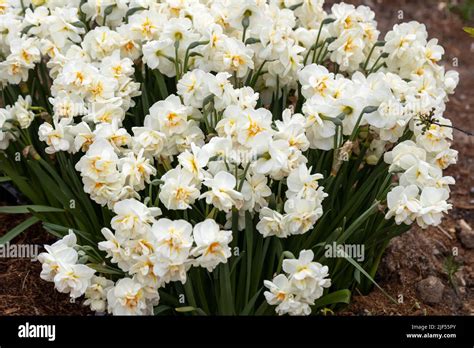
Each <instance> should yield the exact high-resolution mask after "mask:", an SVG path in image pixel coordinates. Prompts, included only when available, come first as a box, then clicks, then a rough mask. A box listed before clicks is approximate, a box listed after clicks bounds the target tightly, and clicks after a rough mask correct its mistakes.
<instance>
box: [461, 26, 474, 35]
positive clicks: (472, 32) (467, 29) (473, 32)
mask: <svg viewBox="0 0 474 348" xmlns="http://www.w3.org/2000/svg"><path fill="white" fill-rule="evenodd" d="M463 30H464V31H465V32H466V33H468V34H469V35H471V36H472V37H474V28H473V27H464V28H463Z"/></svg>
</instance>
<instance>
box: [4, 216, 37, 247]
mask: <svg viewBox="0 0 474 348" xmlns="http://www.w3.org/2000/svg"><path fill="white" fill-rule="evenodd" d="M38 221H39V219H38V218H37V217H34V216H32V217H30V218H29V219H27V220H25V221H23V222H22V223H20V224H18V225H16V226H15V227H14V228H12V229H11V230H10V231H8V232H7V234H5V235H4V236H2V237H1V238H0V245H3V244H5V243H8V242H9V241H11V240H12V239H13V238H15V237H16V236H18V235H19V234H20V233H22V232H23V231H24V230H26V229H27V228H28V227H30V226H32V225H34V224H35V223H37V222H38Z"/></svg>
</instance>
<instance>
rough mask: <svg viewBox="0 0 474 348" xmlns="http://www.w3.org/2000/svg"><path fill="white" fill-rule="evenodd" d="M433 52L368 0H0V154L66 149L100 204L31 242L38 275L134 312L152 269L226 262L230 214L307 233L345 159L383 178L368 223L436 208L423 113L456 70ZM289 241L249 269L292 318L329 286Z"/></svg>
mask: <svg viewBox="0 0 474 348" xmlns="http://www.w3.org/2000/svg"><path fill="white" fill-rule="evenodd" d="M443 53H444V49H443V48H442V47H441V46H439V45H438V42H437V40H436V39H431V40H429V39H428V34H427V32H426V29H425V26H424V25H422V24H420V23H417V22H409V23H403V24H397V25H395V26H394V28H393V29H392V30H390V31H389V32H388V33H387V34H386V35H385V37H384V38H383V39H382V38H381V37H380V32H379V31H378V29H377V22H376V21H375V19H374V13H373V12H372V11H371V10H370V9H369V8H368V7H366V6H359V7H354V6H352V5H347V4H345V3H340V4H337V5H334V6H333V7H332V8H331V9H330V11H329V12H326V11H325V10H324V9H323V1H320V0H310V1H302V2H300V1H296V0H295V1H293V0H285V1H273V0H271V1H259V0H243V1H242V0H209V1H199V0H191V1H172V0H164V1H148V0H145V1H135V0H122V1H115V2H114V1H106V2H104V1H99V0H87V1H79V0H73V1H63V0H56V1H49V0H46V1H28V0H24V1H22V2H21V4H20V2H19V1H18V2H15V1H1V0H0V85H2V86H3V87H4V98H7V99H4V101H6V100H12V101H13V102H12V104H11V105H8V106H5V107H4V108H1V109H0V150H8V149H9V147H10V148H11V147H12V146H16V145H15V144H19V146H25V147H27V146H30V147H29V148H31V146H32V145H33V144H38V143H40V144H41V146H42V147H43V148H44V153H45V156H47V157H48V158H55V157H58V158H63V157H60V156H66V157H67V158H69V159H70V160H71V161H72V163H73V164H74V170H75V171H76V172H77V173H78V180H80V185H82V189H83V191H84V192H85V193H86V195H87V196H86V197H87V198H88V199H90V200H91V201H93V202H94V204H97V205H98V206H100V207H101V208H100V209H102V212H106V213H103V216H107V214H109V215H110V218H109V219H107V218H104V225H103V228H102V230H101V231H97V230H94V231H91V233H92V234H94V235H95V239H94V242H93V243H92V245H88V247H87V248H86V247H84V248H82V247H81V246H78V245H77V240H76V237H75V235H74V234H68V235H67V236H66V237H64V238H63V239H62V240H60V241H58V242H56V243H55V244H53V245H51V246H47V247H46V252H45V253H43V254H42V255H41V256H40V258H39V260H40V261H41V262H42V264H43V271H42V273H41V277H42V279H45V280H48V281H52V282H54V283H55V287H56V289H57V290H58V291H60V292H67V293H70V295H71V297H73V298H77V297H80V296H82V295H84V296H85V299H86V301H85V304H86V305H89V306H90V307H91V309H92V310H94V311H99V312H108V313H111V314H117V315H124V314H127V315H146V314H152V313H153V309H154V307H156V306H157V305H158V304H159V303H160V295H159V294H160V292H162V291H165V290H166V289H169V287H170V284H174V283H181V284H182V285H183V286H184V285H186V284H187V282H188V281H189V279H190V274H192V272H193V270H195V269H201V271H202V270H205V271H206V272H208V273H213V272H216V271H217V269H224V268H221V267H224V265H227V264H229V263H230V262H231V261H232V262H234V261H233V260H234V258H236V257H239V253H237V252H235V253H234V251H235V250H237V249H238V245H240V244H239V242H238V241H239V240H241V238H243V237H241V236H242V235H244V234H245V238H246V239H245V240H247V238H249V237H248V235H247V233H248V231H249V230H250V229H249V225H252V226H251V227H252V231H251V233H255V234H257V233H258V234H259V238H263V239H264V240H277V242H276V243H280V244H279V245H281V243H286V242H287V241H288V245H290V246H291V247H293V248H295V246H297V245H301V244H298V243H293V241H295V238H308V239H310V238H312V237H311V234H312V232H313V231H314V230H315V228H317V226H318V222H319V221H321V220H322V219H324V216H325V213H326V212H327V210H326V206H327V204H331V203H330V202H333V196H332V195H337V194H339V192H337V190H335V189H334V188H333V187H332V185H333V184H334V181H336V182H337V179H335V178H336V177H337V175H338V172H339V171H340V170H341V167H343V166H344V164H345V163H348V161H349V159H350V158H351V157H352V156H355V155H357V156H359V155H360V156H361V160H360V161H359V163H358V166H361V165H363V166H366V167H368V168H370V167H375V166H381V165H387V167H388V174H391V173H393V175H394V176H395V177H396V179H397V180H396V185H393V187H389V189H388V190H387V191H386V194H385V196H384V197H382V198H383V200H384V201H385V200H386V207H384V209H385V211H384V214H385V218H386V219H387V220H390V219H394V221H395V223H396V224H412V223H413V222H416V223H417V224H418V225H419V226H421V227H423V228H425V227H427V226H430V225H437V224H439V223H440V221H441V218H442V216H443V214H444V213H446V212H447V211H448V210H449V209H450V208H451V205H450V204H449V203H448V202H447V200H448V198H449V185H452V184H454V179H453V178H452V177H449V176H444V175H443V170H444V169H446V168H447V167H448V166H449V165H451V164H453V163H455V162H456V158H457V152H456V151H455V150H453V149H450V145H451V141H452V138H453V134H452V128H451V126H452V125H451V122H450V121H449V120H448V119H446V118H445V117H444V116H443V113H444V111H445V103H446V101H447V100H448V95H449V94H452V93H454V89H455V87H456V85H457V83H458V75H457V73H456V72H454V71H445V69H444V67H443V66H441V65H439V62H440V60H441V59H442V55H443ZM35 74H38V76H40V80H35V77H34V76H37V75H35ZM17 85H19V87H18V86H17ZM18 88H20V90H22V91H26V93H21V94H20V95H19V96H18V97H17V98H16V96H15V91H17V89H18ZM426 115H430V119H431V120H436V122H434V121H433V122H427V121H426V120H427V117H426ZM31 137H34V138H35V139H36V140H39V142H32V141H31ZM363 148H364V150H362V149H363ZM325 154H329V155H327V156H326V155H325ZM328 161H332V162H331V163H330V165H329V170H325V171H324V172H323V170H322V168H323V167H324V163H326V162H328ZM318 162H319V163H318ZM357 169H358V167H356V168H354V171H356V170H357ZM349 179H350V178H346V179H345V180H349ZM326 183H327V185H326ZM389 184H390V182H389ZM325 186H327V187H329V188H332V190H327V189H325ZM383 191H384V190H382V192H383ZM329 210H334V208H330V209H329ZM96 211H97V210H96ZM98 211H100V210H98ZM254 225H255V226H254ZM253 227H254V228H253ZM96 241H97V242H96ZM270 245H272V247H273V244H270ZM246 247H249V248H253V247H254V245H253V244H251V243H250V242H247V244H246ZM272 247H271V248H272ZM311 247H312V246H311ZM91 248H92V249H93V250H94V252H93V255H94V256H91V254H90V253H89V254H88V253H85V252H84V251H83V249H84V250H87V251H90V249H91ZM235 248H237V249H235ZM266 248H268V245H267V246H266ZM234 249H235V250H234ZM278 250H279V249H278ZM297 251H298V252H299V255H300V256H299V258H298V259H285V260H283V261H282V264H281V265H280V266H282V268H283V271H284V272H285V274H278V275H276V276H275V275H274V274H273V276H274V278H273V280H272V281H269V280H265V281H264V282H263V284H261V286H263V285H264V286H265V287H266V288H267V289H268V291H266V292H265V293H264V297H265V299H266V301H267V302H268V304H269V305H272V306H276V307H275V311H276V312H277V313H278V314H280V315H283V314H290V315H309V314H310V313H311V312H312V309H311V306H312V305H314V303H315V300H317V299H318V298H320V297H321V296H323V294H324V291H325V289H328V288H329V287H330V286H331V280H330V279H329V278H328V272H329V270H328V267H327V266H323V265H321V264H319V263H318V262H315V261H313V259H314V257H315V254H314V253H313V251H311V250H302V249H300V250H297ZM88 255H89V256H88ZM277 256H279V255H277ZM88 257H89V259H88ZM242 257H243V258H246V256H245V255H244V256H242ZM97 258H99V261H100V262H95V261H96V259H97ZM101 258H102V259H101ZM93 261H94V262H93ZM250 261H251V260H249V261H247V262H250ZM236 262H237V261H236ZM93 264H94V265H93ZM98 264H99V265H100V266H101V267H98V266H97V265H98ZM104 269H107V270H108V271H110V270H111V269H112V270H113V272H106V271H105V270H104ZM239 269H240V268H239ZM275 269H276V267H275ZM221 272H222V273H221ZM252 272H257V271H256V270H255V269H252ZM194 274H196V273H194ZM221 274H224V272H223V271H219V276H221ZM249 277H250V276H249ZM239 279H240V278H239ZM242 279H244V280H245V279H247V278H246V277H243V278H242ZM267 279H268V278H267ZM193 281H199V280H195V279H193ZM188 284H189V283H188ZM220 296H225V295H224V294H223V293H221V294H220ZM247 297H248V294H247Z"/></svg>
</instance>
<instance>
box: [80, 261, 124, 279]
mask: <svg viewBox="0 0 474 348" xmlns="http://www.w3.org/2000/svg"><path fill="white" fill-rule="evenodd" d="M87 266H89V267H90V268H92V269H95V270H96V271H97V272H99V273H104V274H115V275H119V276H123V275H124V273H123V272H122V271H121V270H118V269H116V268H113V267H110V266H108V265H104V264H99V263H88V264H87Z"/></svg>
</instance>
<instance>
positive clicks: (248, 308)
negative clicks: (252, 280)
mask: <svg viewBox="0 0 474 348" xmlns="http://www.w3.org/2000/svg"><path fill="white" fill-rule="evenodd" d="M262 290H263V289H262V288H260V290H258V291H257V293H256V294H255V295H254V296H253V297H252V298H251V299H250V301H249V302H248V303H247V304H246V306H245V308H244V309H243V310H242V312H241V313H240V315H249V314H250V312H251V311H252V310H253V309H254V307H255V302H256V301H257V298H258V296H259V295H260V293H261V292H262Z"/></svg>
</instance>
